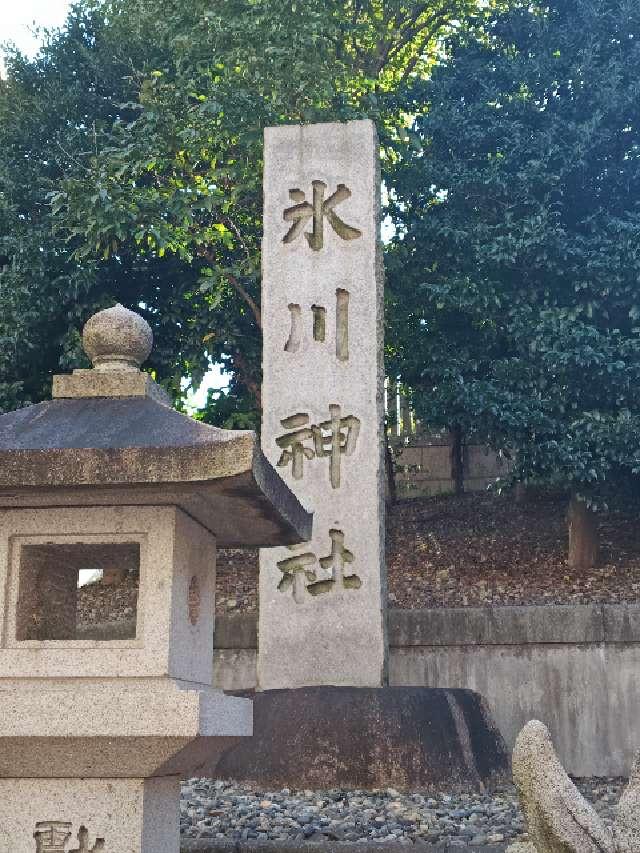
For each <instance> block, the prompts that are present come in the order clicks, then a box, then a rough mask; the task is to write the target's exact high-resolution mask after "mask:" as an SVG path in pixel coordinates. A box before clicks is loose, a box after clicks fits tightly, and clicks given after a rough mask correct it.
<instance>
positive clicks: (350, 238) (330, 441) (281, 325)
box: [258, 121, 386, 690]
mask: <svg viewBox="0 0 640 853" xmlns="http://www.w3.org/2000/svg"><path fill="white" fill-rule="evenodd" d="M379 192H380V175H379V161H378V141H377V136H376V132H375V127H374V125H373V124H372V122H370V121H353V122H348V123H344V124H337V123H336V124H317V125H308V126H299V125H296V126H285V127H277V128H268V129H267V130H266V132H265V173H264V240H263V246H262V257H263V279H262V281H263V285H262V288H263V289H262V312H263V333H264V352H263V371H264V378H263V410H264V415H263V425H262V449H263V451H264V453H265V455H266V457H267V459H268V460H269V461H270V462H271V463H272V464H273V465H275V466H277V469H278V471H279V473H280V474H281V475H282V477H283V478H284V479H285V481H286V482H287V484H288V485H289V486H290V488H291V489H292V491H293V492H294V493H295V494H296V496H297V497H298V499H299V500H300V501H301V502H302V504H303V505H304V506H305V507H306V508H307V509H308V510H310V511H313V512H314V532H313V538H312V540H311V541H309V542H307V543H305V544H304V545H302V546H293V547H290V548H271V549H265V550H263V551H262V552H261V557H260V615H259V652H258V684H259V688H260V689H262V690H267V689H273V688H295V687H302V686H310V685H350V686H361V687H376V686H380V685H382V684H383V682H384V680H385V671H386V636H385V617H384V602H385V597H386V588H385V587H386V581H385V571H384V500H383V495H384V489H383V470H384V469H383V458H384V457H383V302H382V299H383V281H382V265H381V253H380V240H379V227H380V203H379Z"/></svg>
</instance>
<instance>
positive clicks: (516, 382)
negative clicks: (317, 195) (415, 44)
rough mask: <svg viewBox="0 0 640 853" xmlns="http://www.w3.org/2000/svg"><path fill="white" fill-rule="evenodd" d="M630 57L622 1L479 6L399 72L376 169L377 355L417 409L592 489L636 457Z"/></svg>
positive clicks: (637, 137)
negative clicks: (402, 117) (381, 313)
mask: <svg viewBox="0 0 640 853" xmlns="http://www.w3.org/2000/svg"><path fill="white" fill-rule="evenodd" d="M639 63H640V6H639V5H638V4H637V3H634V2H627V0H558V2H555V3H552V4H550V5H549V6H548V5H546V4H537V3H529V2H527V3H523V2H517V3H516V4H515V5H513V6H512V7H511V8H510V9H508V10H506V11H502V12H500V13H498V14H494V13H493V12H491V10H489V12H488V13H486V14H484V15H482V16H477V17H476V18H475V19H474V20H472V21H471V22H470V23H468V25H467V26H465V27H464V28H462V29H461V30H460V31H459V32H457V33H456V34H455V36H454V37H453V38H452V39H450V41H449V42H448V44H447V49H446V56H444V57H443V60H442V62H441V63H440V64H439V66H438V68H437V69H436V70H435V71H434V73H433V75H432V77H431V79H430V80H429V81H422V80H419V81H416V84H415V87H414V89H413V98H414V100H415V102H416V104H417V105H421V104H424V103H428V104H429V110H428V112H426V113H422V114H420V115H419V116H418V117H417V119H416V122H415V126H414V128H413V130H414V132H415V137H414V149H413V151H412V153H411V154H410V155H409V156H402V157H400V158H399V160H398V167H397V169H396V171H395V174H394V176H393V178H392V179H390V183H391V185H392V198H393V199H394V202H395V207H394V217H395V220H396V223H397V226H398V235H397V239H396V241H395V245H394V248H393V252H392V253H391V257H390V264H389V266H390V278H391V288H390V307H391V313H392V322H391V346H390V354H391V360H392V362H393V363H394V364H395V370H397V372H398V373H400V374H401V375H402V377H403V379H404V381H405V382H406V383H407V384H408V385H409V386H410V387H411V388H412V389H413V391H414V400H415V404H416V407H417V409H418V411H419V414H420V415H421V416H422V417H423V418H424V419H425V420H426V421H427V422H429V423H435V424H442V425H451V424H457V425H460V426H461V427H462V428H464V430H465V431H466V433H467V434H475V435H476V436H478V437H479V438H480V439H483V440H487V441H489V442H490V443H491V444H492V445H493V446H494V447H497V448H501V449H504V450H505V451H507V452H508V453H510V454H511V455H512V456H513V459H514V464H515V467H514V478H515V479H525V478H560V479H561V480H562V481H564V482H565V483H568V484H570V485H571V486H572V488H573V489H574V490H575V491H577V492H579V493H581V494H583V495H585V496H587V497H589V498H590V499H592V500H595V501H597V500H598V498H599V496H601V495H606V494H607V493H610V492H611V490H613V491H614V492H616V493H618V494H619V493H620V490H621V488H622V485H633V484H634V483H635V481H636V475H637V473H638V471H639V470H640V381H639V380H640V329H639V328H638V327H639V326H640V323H639V318H640V286H639V285H640V97H639V95H640V78H639V77H638V74H637V69H638V67H639ZM416 139H417V140H418V141H419V144H417V143H416Z"/></svg>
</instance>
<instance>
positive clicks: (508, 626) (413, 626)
mask: <svg viewBox="0 0 640 853" xmlns="http://www.w3.org/2000/svg"><path fill="white" fill-rule="evenodd" d="M603 640H604V625H603V618H602V606H601V605H598V604H593V605H591V604H584V605H555V606H553V607H536V606H513V607H509V606H507V607H447V608H441V609H439V610H438V609H430V610H399V609H398V610H393V611H391V613H390V619H389V642H390V643H391V644H392V645H394V646H465V645H480V644H486V645H505V646H513V645H522V644H531V643H600V642H602V641H603Z"/></svg>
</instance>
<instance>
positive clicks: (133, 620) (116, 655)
mask: <svg viewBox="0 0 640 853" xmlns="http://www.w3.org/2000/svg"><path fill="white" fill-rule="evenodd" d="M104 315H107V316H106V319H105V316H104ZM104 315H102V316H101V315H100V314H98V315H96V317H94V318H92V321H90V323H89V324H88V327H89V329H88V332H87V334H86V335H85V342H89V343H88V345H87V349H88V352H89V354H90V355H91V357H92V359H93V360H94V363H95V365H96V367H95V368H94V370H95V371H96V372H97V373H98V374H100V372H101V371H103V372H104V374H107V373H108V374H109V378H110V381H111V383H112V386H111V387H113V385H115V386H118V385H119V384H120V381H121V378H122V377H129V376H134V375H135V372H136V371H138V367H139V363H140V361H141V359H142V358H144V357H145V356H146V355H147V354H148V351H149V347H150V345H151V338H150V335H151V332H150V329H149V327H148V326H147V325H146V323H145V322H144V321H143V320H142V318H141V317H138V316H137V315H135V314H133V313H132V312H130V311H127V310H126V309H124V308H122V307H121V306H119V307H116V308H115V309H109V310H108V311H106V312H104ZM89 344H90V345H89ZM138 372H139V371H138ZM92 373H93V371H85V372H84V373H81V374H78V375H75V376H74V383H75V384H74V386H73V387H72V388H70V389H68V390H69V396H68V397H66V396H65V383H64V382H62V383H60V382H58V383H57V385H56V387H57V395H58V396H57V398H56V399H54V400H52V401H49V402H46V403H42V404H39V405H36V406H32V407H29V408H27V409H23V410H19V411H17V412H12V413H9V414H5V415H2V416H0V853H33V851H34V847H35V849H36V853H74V851H75V853H100V851H102V853H178V850H179V782H180V779H181V778H183V777H184V776H185V775H187V774H189V773H193V772H194V771H198V772H201V773H212V772H213V770H214V768H215V765H216V763H217V761H218V759H219V756H220V754H221V752H222V751H224V749H226V748H228V747H229V745H230V744H232V743H233V742H235V740H236V739H238V738H240V737H243V736H247V735H250V734H251V703H250V701H249V700H248V699H246V698H242V697H232V696H225V695H224V694H223V693H222V691H220V690H219V689H216V688H214V687H212V654H213V630H214V624H213V622H214V591H215V557H216V547H217V543H218V542H219V541H223V542H224V541H230V542H237V541H238V539H239V538H240V539H244V540H245V542H246V544H249V545H254V546H257V545H275V544H279V543H283V542H284V543H286V542H296V541H299V540H300V539H304V538H305V537H308V535H309V533H310V522H311V519H310V517H309V515H308V514H307V513H306V512H305V511H304V510H303V509H302V507H301V506H300V504H299V502H298V501H297V500H296V499H295V497H294V496H293V494H291V492H290V491H289V489H287V487H286V486H285V484H284V483H283V482H282V480H281V479H280V478H279V477H278V475H277V473H276V472H275V471H274V470H273V469H272V468H271V467H270V466H269V465H268V463H267V462H266V460H265V459H264V457H263V456H262V454H261V453H260V451H259V450H258V448H257V447H256V438H255V435H254V434H253V433H248V432H238V431H236V432H225V431H224V430H215V429H212V428H209V427H205V428H204V429H202V428H201V427H202V426H204V425H197V426H194V422H193V421H192V420H191V419H190V418H188V417H186V416H183V415H180V414H179V413H178V412H174V411H173V410H171V409H170V408H169V407H168V406H167V405H165V403H163V402H161V401H160V400H159V399H158V398H159V397H160V396H161V395H158V394H155V393H153V394H150V393H147V391H148V390H149V387H151V386H149V383H147V382H143V383H138V386H137V387H138V390H140V389H142V391H143V392H144V393H137V392H135V393H131V394H130V395H128V394H126V393H116V395H115V397H110V396H104V393H105V387H104V385H103V384H101V383H100V382H97V383H96V382H95V381H94V378H93V376H92V375H91V374H92ZM123 381H124V380H123ZM135 386H136V383H135V382H134V383H133V387H135ZM131 387H132V386H131V385H130V384H128V380H127V382H125V383H124V386H123V387H121V388H120V389H119V391H120V392H122V391H123V390H128V389H130V388H131ZM115 390H116V391H117V390H118V389H117V388H116V389H115ZM201 463H202V464H201ZM83 572H86V573H88V575H89V576H99V575H100V573H102V574H103V576H104V573H105V572H119V573H120V574H121V575H122V577H124V573H125V572H126V574H127V576H129V577H131V579H132V580H133V579H135V580H136V581H137V599H136V600H135V602H134V604H135V606H130V605H128V604H127V605H125V609H124V610H123V613H122V615H123V616H125V617H126V620H117V619H116V620H115V621H116V623H117V622H120V623H122V622H123V621H124V622H125V626H126V628H127V630H124V631H123V630H121V628H122V625H121V626H120V629H119V630H118V632H117V634H116V635H113V634H111V633H110V632H109V629H110V627H111V626H110V621H109V620H108V619H107V620H106V622H105V623H103V624H102V625H101V626H100V631H94V630H93V629H94V628H95V627H96V626H95V625H93V624H91V620H89V625H87V621H83V618H82V617H83V616H84V615H86V611H85V610H84V608H83V595H82V593H80V594H79V593H78V587H79V586H80V583H81V579H82V573H83ZM102 586H103V587H104V584H103V585H102ZM105 588H106V589H109V587H108V585H107V587H105ZM129 629H131V630H129Z"/></svg>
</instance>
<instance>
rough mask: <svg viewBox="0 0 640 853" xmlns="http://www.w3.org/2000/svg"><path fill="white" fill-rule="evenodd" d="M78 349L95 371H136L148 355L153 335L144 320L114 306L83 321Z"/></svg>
mask: <svg viewBox="0 0 640 853" xmlns="http://www.w3.org/2000/svg"><path fill="white" fill-rule="evenodd" d="M82 345H83V347H84V351H85V352H86V354H87V355H88V356H89V358H90V359H91V362H92V364H93V366H94V368H95V370H99V371H108V370H139V369H140V366H141V364H142V363H143V362H144V361H146V359H147V358H148V357H149V354H150V352H151V348H152V346H153V333H152V331H151V326H150V325H149V324H148V323H147V321H146V320H145V319H144V317H141V316H140V314H136V312H135V311H130V310H129V309H128V308H125V307H124V305H120V303H118V304H117V305H114V307H113V308H106V309H105V310H104V311H98V313H97V314H94V315H93V317H90V318H89V320H87V322H86V324H85V327H84V329H83V331H82Z"/></svg>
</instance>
